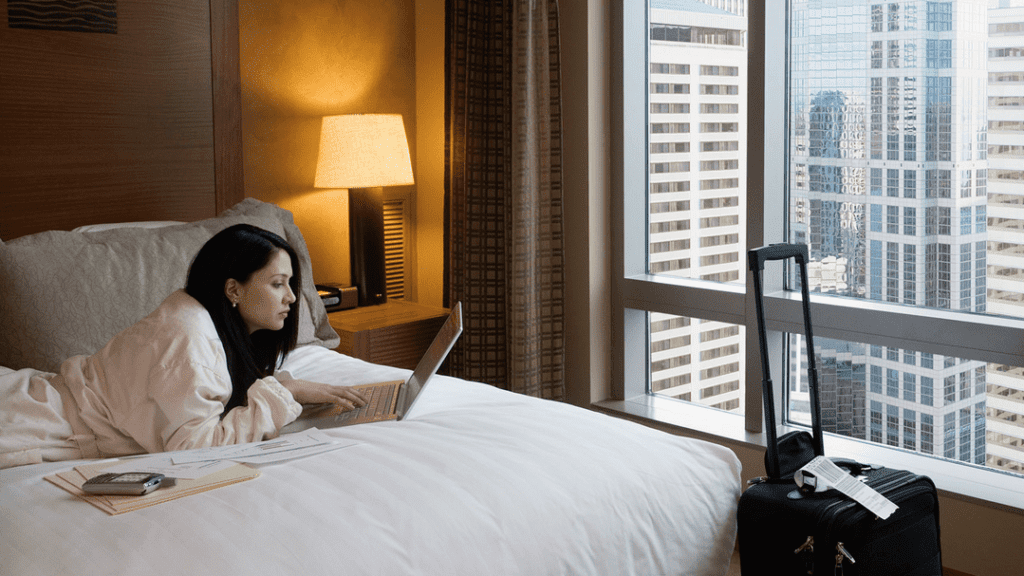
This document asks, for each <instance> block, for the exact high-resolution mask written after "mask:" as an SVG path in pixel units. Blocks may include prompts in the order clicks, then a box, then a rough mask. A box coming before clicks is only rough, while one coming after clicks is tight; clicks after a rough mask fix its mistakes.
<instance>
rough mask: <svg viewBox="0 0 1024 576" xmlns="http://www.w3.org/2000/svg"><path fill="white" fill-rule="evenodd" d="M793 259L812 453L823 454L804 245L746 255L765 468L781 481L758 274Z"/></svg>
mask: <svg viewBox="0 0 1024 576" xmlns="http://www.w3.org/2000/svg"><path fill="white" fill-rule="evenodd" d="M790 258H793V259H795V260H796V263H797V265H798V266H799V268H800V294H801V296H802V297H803V312H804V338H805V342H806V344H807V372H808V376H809V377H810V383H809V384H810V395H811V398H810V400H811V429H812V431H813V435H814V436H813V440H814V441H813V444H814V453H815V455H817V456H824V455H825V447H824V443H823V441H822V432H821V404H820V402H819V400H818V368H817V366H816V365H815V358H814V335H813V334H812V332H811V314H810V301H811V299H810V294H809V289H808V282H807V246H806V245H804V244H772V245H769V246H763V247H761V248H754V249H753V250H750V251H749V252H748V253H747V261H748V263H749V265H750V271H751V272H752V273H753V275H754V303H755V308H756V310H757V335H758V339H759V342H760V344H761V346H760V347H761V367H762V370H763V371H764V379H763V380H762V381H761V391H762V392H761V395H762V399H761V400H762V403H763V405H764V421H765V428H767V432H768V441H767V444H768V445H767V447H766V448H767V454H766V458H765V466H766V467H767V470H766V472H767V474H768V477H769V478H772V479H780V476H781V473H780V471H779V446H778V432H777V431H776V429H775V396H774V394H773V393H772V378H771V370H770V369H769V363H768V335H767V332H766V330H765V325H764V291H763V289H762V287H761V273H762V272H763V271H764V263H765V262H767V261H770V260H788V259H790Z"/></svg>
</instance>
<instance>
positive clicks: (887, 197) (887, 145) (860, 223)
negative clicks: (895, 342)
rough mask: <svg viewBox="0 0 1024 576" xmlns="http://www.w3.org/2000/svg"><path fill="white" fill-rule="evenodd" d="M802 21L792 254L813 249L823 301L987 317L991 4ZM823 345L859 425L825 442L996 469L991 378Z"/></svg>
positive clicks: (945, 364) (967, 365)
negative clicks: (990, 444)
mask: <svg viewBox="0 0 1024 576" xmlns="http://www.w3.org/2000/svg"><path fill="white" fill-rule="evenodd" d="M791 7H792V8H791V10H792V12H791V14H792V22H793V26H792V28H791V36H790V38H791V43H790V49H791V60H790V82H791V84H790V123H791V132H790V137H791V141H790V148H789V157H790V170H789V175H790V185H789V190H790V202H791V205H790V220H789V222H790V234H791V236H790V238H791V241H793V242H797V243H804V244H807V245H808V246H809V250H810V256H811V260H812V261H814V262H815V269H816V273H814V274H812V278H811V282H812V289H813V290H818V291H821V292H828V293H833V294H837V295H842V296H850V297H859V298H867V299H872V300H880V301H885V302H891V303H898V304H905V305H911V306H923V307H930V308H943V309H950V310H961V311H975V312H984V311H985V307H986V298H985V294H986V274H985V270H986V261H987V255H986V244H985V242H986V237H987V230H986V228H987V226H986V222H987V216H986V208H987V186H986V177H987V167H988V163H987V152H988V147H987V143H986V134H987V125H986V109H985V108H986V107H985V104H984V102H985V98H984V96H985V91H986V76H985V54H984V46H985V44H986V31H985V30H984V27H983V26H979V23H980V22H984V21H985V18H986V12H987V8H988V6H987V0H961V1H959V2H957V3H955V4H953V3H950V2H926V1H915V0H910V1H908V0H904V1H901V2H873V1H871V0H832V1H828V2H824V1H820V0H794V1H793V2H792V3H791ZM954 7H955V8H956V9H955V10H954ZM791 341H792V342H794V343H797V342H799V339H798V338H792V339H791ZM815 344H816V346H817V348H818V351H819V353H820V354H821V356H822V359H823V364H824V366H826V367H832V366H835V367H836V369H835V370H831V371H829V372H828V373H823V375H822V403H823V408H824V407H825V406H828V408H824V409H825V410H826V411H828V410H831V409H835V410H836V411H837V412H844V413H847V414H849V416H850V417H851V418H852V420H846V419H845V418H846V417H842V418H837V419H836V421H835V423H834V424H831V425H826V429H828V430H832V431H836V432H839V433H842V434H847V435H851V436H855V437H860V438H864V439H868V440H871V441H873V442H878V443H883V444H887V445H890V446H897V447H902V448H906V449H909V450H914V451H920V452H924V453H928V454H934V455H938V456H944V457H947V458H953V459H959V460H962V461H966V462H972V463H984V462H985V440H984V438H985V418H984V413H985V412H984V410H985V389H986V370H985V364H984V363H982V362H977V361H965V360H961V359H957V358H952V357H944V356H936V355H932V354H925V353H920V352H917V351H914V350H902V349H896V348H889V347H885V346H868V345H864V344H855V343H848V342H835V341H829V340H826V339H819V340H817V341H816V342H815ZM795 349H797V350H798V349H799V348H798V347H796V348H795ZM833 357H834V358H833ZM791 366H792V368H791V370H792V374H791V375H792V376H794V378H792V379H791V397H792V399H793V400H794V401H795V403H794V404H791V413H795V412H797V411H798V409H799V406H800V402H803V398H804V396H805V393H803V389H802V386H803V385H802V384H800V383H799V379H798V378H796V377H797V376H798V375H799V371H798V370H797V366H799V364H798V363H795V364H794V363H791ZM832 372H835V374H836V376H832ZM844 373H845V374H848V375H849V376H847V377H843V376H841V375H842V374H844ZM860 390H863V392H860ZM861 394H863V397H862V398H861V396H860V395H861ZM829 401H832V402H835V404H830V403H829ZM861 402H862V403H863V404H861ZM827 420H828V418H826V421H827Z"/></svg>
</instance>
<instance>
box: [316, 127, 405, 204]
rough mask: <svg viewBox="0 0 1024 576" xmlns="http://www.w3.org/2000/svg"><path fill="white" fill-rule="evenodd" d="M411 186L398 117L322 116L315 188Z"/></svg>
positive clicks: (402, 129)
mask: <svg viewBox="0 0 1024 576" xmlns="http://www.w3.org/2000/svg"><path fill="white" fill-rule="evenodd" d="M413 183H414V182H413V177H412V162H411V161H410V159H409V143H408V141H407V140H406V137H405V125H404V124H403V123H402V116H401V115H400V114H347V115H344V116H324V119H323V123H322V125H321V128H320V156H319V158H318V159H317V163H316V179H315V181H314V183H313V185H314V186H316V187H317V188H373V187H377V186H402V185H405V184H413Z"/></svg>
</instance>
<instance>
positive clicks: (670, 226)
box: [648, 0, 747, 411]
mask: <svg viewBox="0 0 1024 576" xmlns="http://www.w3.org/2000/svg"><path fill="white" fill-rule="evenodd" d="M650 8H651V11H650V16H651V20H650V22H651V23H650V56H649V57H650V75H649V78H650V84H649V102H650V110H649V118H650V124H649V128H650V150H649V152H650V165H649V173H650V174H649V181H650V189H649V191H648V192H649V199H650V211H649V225H650V230H649V234H650V236H649V238H650V242H649V247H648V250H649V252H648V253H649V269H650V272H651V273H653V274H668V275H675V276H682V277H687V278H699V279H704V280H712V281H719V282H743V281H744V279H745V269H744V258H743V251H744V250H745V246H746V234H745V225H744V223H745V220H746V218H745V210H746V208H745V206H744V194H745V189H746V178H745V176H744V168H745V166H744V162H745V160H744V159H745V158H746V152H745V148H746V121H745V119H746V111H745V110H744V106H745V105H746V93H747V88H746V83H747V81H746V79H747V73H746V69H747V51H746V27H747V24H746V18H745V11H746V0H705V1H703V2H702V1H698V0H651V2H650ZM650 327H651V328H650V329H651V371H652V376H651V382H652V388H653V390H652V391H653V392H658V393H661V394H666V395H669V396H673V397H677V398H682V399H685V400H690V401H692V402H697V403H700V404H704V405H707V406H713V407H716V408H720V409H724V410H736V411H738V410H742V406H743V392H742V386H741V379H742V377H743V370H744V362H743V354H742V352H741V351H742V348H743V333H742V330H741V328H740V327H739V326H735V325H729V324H723V323H720V322H709V321H704V320H699V319H690V318H682V317H676V316H669V315H665V314H658V313H652V314H651V323H650Z"/></svg>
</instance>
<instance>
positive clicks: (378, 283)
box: [348, 187, 388, 306]
mask: <svg viewBox="0 0 1024 576" xmlns="http://www.w3.org/2000/svg"><path fill="white" fill-rule="evenodd" d="M348 230H349V248H350V253H351V259H352V285H353V286H355V287H356V288H358V290H359V305H360V306H373V305H375V304H383V303H385V302H387V301H388V292H387V281H386V278H385V274H384V189H383V188H380V187H376V188H351V189H349V191H348Z"/></svg>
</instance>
